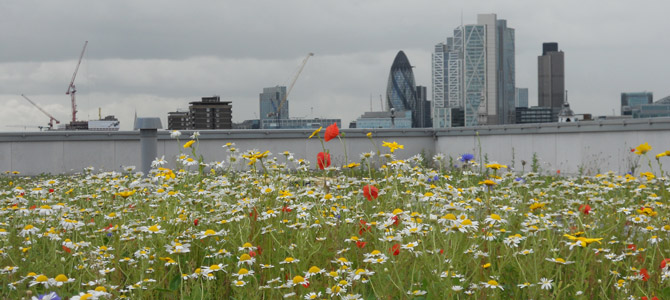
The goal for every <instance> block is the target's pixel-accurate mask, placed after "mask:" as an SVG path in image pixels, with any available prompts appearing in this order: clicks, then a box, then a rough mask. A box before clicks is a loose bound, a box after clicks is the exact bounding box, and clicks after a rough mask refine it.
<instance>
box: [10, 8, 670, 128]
mask: <svg viewBox="0 0 670 300" xmlns="http://www.w3.org/2000/svg"><path fill="white" fill-rule="evenodd" d="M668 11H670V2H667V1H664V0H648V1H647V0H642V1H611V0H609V1H602V0H590V1H583V0H564V1H537V0H515V1H510V0H506V1H502V0H483V1H467V0H460V1H457V0H446V1H445V0H441V1H437V0H436V1H432V0H431V1H428V0H414V1H396V0H366V1H360V0H358V1H356V0H320V1H316V0H283V1H269V0H263V1H261V0H245V1H229V0H224V1H220V0H217V1H214V0H200V1H171V0H144V1H137V0H133V1H128V0H117V1H86V0H78V1H75V0H63V1H37V0H25V1H2V2H0V27H1V28H3V30H0V105H2V109H0V131H24V130H27V131H37V130H38V128H37V126H43V125H46V123H48V121H49V118H48V117H46V116H45V115H44V114H42V113H41V112H40V111H39V110H37V109H36V108H35V107H33V106H32V105H30V103H28V102H27V101H26V100H24V99H23V98H22V97H21V94H25V95H26V96H28V97H29V98H30V99H32V100H33V101H34V102H36V103H38V105H40V106H41V107H42V108H44V109H45V110H46V111H48V112H49V113H50V114H52V115H53V116H54V117H55V118H56V119H58V120H60V121H61V122H62V123H66V122H69V121H70V120H71V118H72V116H71V109H70V107H71V106H70V96H69V95H66V94H65V92H66V91H67V88H68V85H69V83H70V79H71V78H72V74H73V72H74V69H75V66H76V64H77V59H78V58H79V54H80V53H81V50H82V47H83V45H84V42H85V41H88V42H89V43H88V46H87V49H86V52H85V54H84V59H83V61H82V64H81V67H80V69H79V72H78V74H77V77H76V80H75V85H76V87H77V98H76V99H77V106H78V110H79V113H78V115H77V116H78V119H82V120H88V119H97V118H98V114H99V111H100V112H101V114H102V116H103V117H104V116H106V115H110V114H111V115H115V116H116V117H117V118H119V120H120V121H121V130H132V123H133V119H134V116H135V114H137V116H138V117H160V118H161V119H162V122H163V126H164V127H167V113H168V112H169V111H175V110H177V109H187V108H188V102H191V101H199V100H200V98H201V97H205V96H212V95H219V96H221V98H222V100H226V101H232V105H233V121H234V122H241V121H243V120H246V119H253V118H258V114H259V103H258V97H259V93H261V92H262V89H263V87H272V86H277V85H286V86H288V85H289V84H290V82H291V81H292V79H293V78H294V76H295V75H296V73H297V71H298V69H299V67H300V64H301V62H302V60H303V59H304V58H305V57H306V56H307V54H308V53H310V52H313V53H314V54H315V55H314V56H313V57H311V58H310V59H309V61H308V62H307V64H306V66H305V68H304V70H303V72H302V74H301V75H300V76H299V78H298V79H297V82H296V84H295V87H294V88H293V90H292V92H291V94H290V95H289V103H290V116H291V117H310V118H311V117H315V118H316V117H319V118H341V119H342V124H343V127H345V128H346V127H348V126H347V125H348V123H349V122H350V121H352V120H355V119H356V118H357V117H359V116H360V115H361V114H362V113H363V112H365V111H369V110H370V109H371V107H372V110H380V109H381V105H380V100H379V98H380V95H383V94H385V91H386V83H387V80H388V73H389V70H390V67H391V64H392V62H393V58H394V57H395V55H396V54H397V52H398V51H399V50H403V51H405V53H406V54H407V57H408V58H409V61H410V63H411V64H412V65H413V66H414V67H415V68H414V76H415V79H416V83H417V85H423V86H427V87H428V90H429V91H430V90H431V53H432V51H433V48H434V46H435V45H436V44H437V43H440V42H444V41H445V40H446V38H447V37H449V36H452V32H453V29H454V28H455V27H457V26H459V25H460V24H462V23H463V24H473V23H476V21H477V14H482V13H495V14H497V17H498V19H505V20H507V24H508V27H511V28H514V29H515V35H516V36H515V39H516V41H515V43H516V45H515V46H516V85H517V87H526V88H528V89H529V102H530V104H531V105H536V104H537V56H538V55H541V51H542V43H543V42H557V43H558V44H559V48H560V50H562V51H564V53H565V72H566V89H567V90H568V96H569V99H568V100H569V102H570V105H571V107H572V108H573V110H574V111H575V113H578V114H579V113H592V114H593V115H594V116H595V115H612V114H617V115H618V114H619V110H620V94H621V93H622V92H637V91H648V92H653V93H654V99H655V100H656V99H660V98H663V97H665V96H668V95H670V84H668V83H670V75H669V74H670V73H668V69H670V58H668V51H669V50H670V38H668V29H670V26H669V25H668V23H667V12H668ZM430 98H431V95H430V92H429V99H430ZM384 101H385V100H384Z"/></svg>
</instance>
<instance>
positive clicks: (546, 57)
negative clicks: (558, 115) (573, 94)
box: [537, 43, 565, 110]
mask: <svg viewBox="0 0 670 300" xmlns="http://www.w3.org/2000/svg"><path fill="white" fill-rule="evenodd" d="M537 79H538V80H537V82H538V84H537V102H538V106H541V107H551V108H558V110H560V108H561V107H562V106H563V100H564V99H565V66H564V56H563V51H559V50H558V43H544V44H542V55H541V56H538V57H537Z"/></svg>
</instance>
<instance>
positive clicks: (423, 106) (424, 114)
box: [412, 85, 433, 128]
mask: <svg viewBox="0 0 670 300" xmlns="http://www.w3.org/2000/svg"><path fill="white" fill-rule="evenodd" d="M427 93H428V88H426V87H425V86H421V85H418V86H417V87H416V101H417V105H416V106H415V110H416V113H413V116H412V119H413V120H416V121H415V122H414V123H415V124H413V126H412V127H414V128H428V127H433V122H431V117H430V101H428V95H427Z"/></svg>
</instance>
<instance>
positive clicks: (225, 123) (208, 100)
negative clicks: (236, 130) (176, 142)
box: [168, 96, 233, 130]
mask: <svg viewBox="0 0 670 300" xmlns="http://www.w3.org/2000/svg"><path fill="white" fill-rule="evenodd" d="M231 103H232V102H231V101H221V98H220V97H219V96H212V97H202V99H201V101H194V102H190V103H189V104H190V105H189V109H188V112H184V111H176V112H169V113H168V129H169V130H201V129H231V128H233V110H232V107H233V106H232V104H231Z"/></svg>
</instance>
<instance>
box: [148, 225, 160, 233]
mask: <svg viewBox="0 0 670 300" xmlns="http://www.w3.org/2000/svg"><path fill="white" fill-rule="evenodd" d="M148 230H149V231H151V232H158V230H160V229H159V228H158V225H152V226H151V227H149V229H148Z"/></svg>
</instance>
